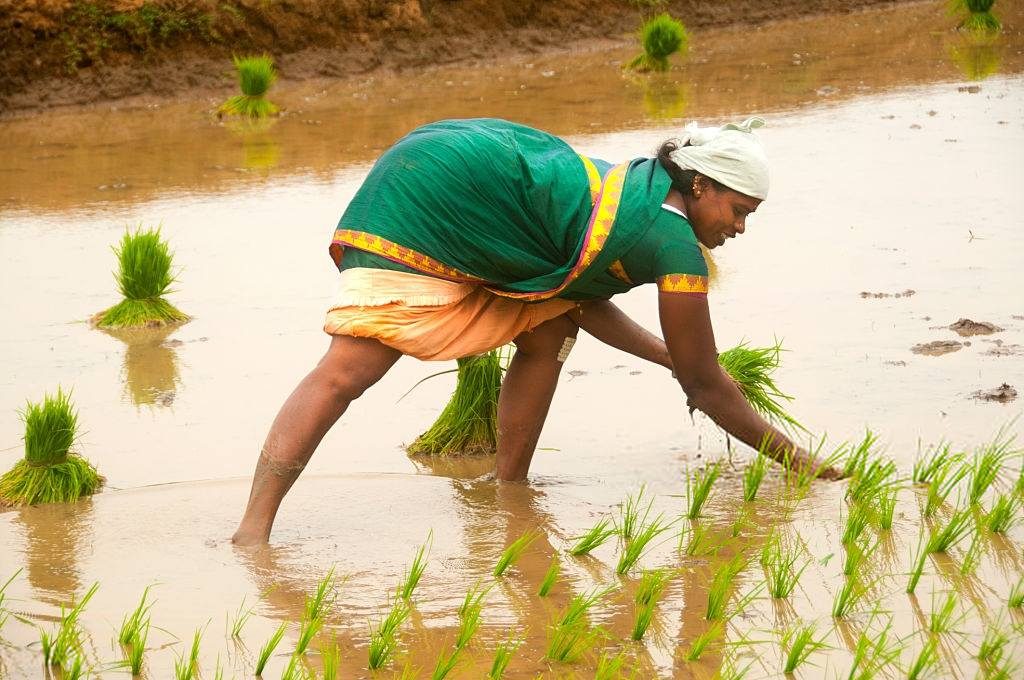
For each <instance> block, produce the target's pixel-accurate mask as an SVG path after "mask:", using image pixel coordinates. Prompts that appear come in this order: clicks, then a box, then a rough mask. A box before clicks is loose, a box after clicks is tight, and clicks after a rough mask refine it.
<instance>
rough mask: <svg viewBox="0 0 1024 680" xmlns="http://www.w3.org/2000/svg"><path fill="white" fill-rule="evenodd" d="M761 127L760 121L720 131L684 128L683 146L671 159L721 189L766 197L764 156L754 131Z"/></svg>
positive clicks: (722, 128)
mask: <svg viewBox="0 0 1024 680" xmlns="http://www.w3.org/2000/svg"><path fill="white" fill-rule="evenodd" d="M763 125H764V120H763V119H761V118H748V119H747V120H745V121H743V122H742V123H739V124H736V123H729V124H728V125H723V126H722V127H720V128H715V127H698V126H697V124H696V123H690V124H689V125H687V126H686V128H685V130H684V132H685V134H684V136H683V139H682V140H681V141H682V143H683V144H686V143H687V142H689V146H681V147H679V148H678V149H676V150H675V151H673V152H672V153H671V154H670V155H669V158H671V159H672V160H673V161H674V162H675V164H676V165H678V166H679V167H680V168H682V169H683V170H696V171H697V172H699V173H700V174H702V175H706V176H707V177H710V178H711V179H713V180H716V181H718V182H721V183H722V184H724V185H725V186H727V187H729V188H730V189H733V190H735V191H738V192H740V193H741V194H746V195H747V196H753V197H754V198H760V199H761V200H764V199H765V198H767V197H768V157H767V156H766V155H765V153H764V149H763V148H762V147H761V141H760V140H759V139H758V138H757V137H756V136H755V135H754V132H753V130H754V128H759V127H762V126H763Z"/></svg>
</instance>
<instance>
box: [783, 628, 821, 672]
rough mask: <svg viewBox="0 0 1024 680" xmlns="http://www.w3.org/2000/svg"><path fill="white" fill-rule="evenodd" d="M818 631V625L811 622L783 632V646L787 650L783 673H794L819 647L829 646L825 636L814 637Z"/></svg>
mask: <svg viewBox="0 0 1024 680" xmlns="http://www.w3.org/2000/svg"><path fill="white" fill-rule="evenodd" d="M817 632H818V630H817V626H815V625H814V624H813V623H810V624H807V625H805V626H792V627H790V628H788V629H786V630H785V631H784V632H783V633H782V647H783V648H784V649H785V650H786V659H785V665H784V666H783V669H782V672H783V673H786V674H789V673H792V672H793V671H795V670H796V669H797V668H798V667H799V666H801V665H803V663H804V662H805V661H807V659H808V657H810V655H811V654H813V653H814V652H816V651H818V650H819V649H826V648H828V645H826V644H825V638H824V637H822V638H820V639H817V640H816V639H814V636H815V634H816V633H817Z"/></svg>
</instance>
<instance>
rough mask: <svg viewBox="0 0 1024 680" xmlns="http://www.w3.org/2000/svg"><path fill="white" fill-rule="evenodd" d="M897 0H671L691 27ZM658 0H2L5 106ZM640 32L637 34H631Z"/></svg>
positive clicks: (540, 41)
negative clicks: (251, 60)
mask: <svg viewBox="0 0 1024 680" xmlns="http://www.w3.org/2000/svg"><path fill="white" fill-rule="evenodd" d="M892 1H893V0H721V1H720V2H715V3H709V2H700V1H699V0H673V1H672V2H668V3H667V4H666V5H665V7H666V9H667V10H668V11H669V12H670V13H671V14H672V15H674V16H676V17H679V18H680V19H682V21H683V22H684V23H685V24H686V25H687V26H688V27H690V28H703V27H709V26H723V25H730V24H759V23H763V22H766V21H770V20H774V19H781V18H787V17H794V16H806V15H812V14H822V13H837V12H850V11H854V10H857V9H860V8H863V7H867V6H871V5H881V4H891V3H892ZM652 4H653V0H561V1H560V2H545V1H544V0H287V1H281V2H270V1H269V0H227V1H224V0H0V52H3V54H4V59H3V60H2V61H0V111H17V110H26V109H37V108H43V107H50V106H59V105H68V104H84V103H91V102H102V101H109V100H115V99H121V98H125V97H129V96H133V95H139V94H153V95H156V96H159V97H172V96H173V97H180V96H181V95H182V93H184V92H195V91H196V90H201V89H208V90H212V89H215V88H216V89H225V87H226V83H231V82H232V79H233V77H232V75H231V73H230V72H231V70H232V69H231V67H230V61H229V59H230V57H231V55H233V54H240V53H254V52H268V53H270V54H272V55H273V56H274V57H275V59H276V61H277V64H278V69H279V71H280V74H281V77H282V78H283V79H288V80H304V79H308V78H314V77H345V76H351V75H354V74H360V73H366V72H369V71H373V70H375V69H392V70H394V69H405V68H417V67H429V66H436V65H439V64H446V63H452V62H457V61H473V60H478V59H484V58H490V57H495V56H500V55H504V54H510V53H531V52H538V51H540V50H542V49H551V48H565V47H572V46H581V45H582V41H584V40H586V41H589V42H590V43H593V41H594V40H595V39H600V38H612V39H615V40H622V39H624V38H625V36H627V35H628V34H630V33H631V32H632V31H633V30H634V29H635V28H636V26H637V25H638V23H639V10H638V9H637V6H638V5H639V6H646V7H650V6H651V5H652ZM630 39H631V38H630Z"/></svg>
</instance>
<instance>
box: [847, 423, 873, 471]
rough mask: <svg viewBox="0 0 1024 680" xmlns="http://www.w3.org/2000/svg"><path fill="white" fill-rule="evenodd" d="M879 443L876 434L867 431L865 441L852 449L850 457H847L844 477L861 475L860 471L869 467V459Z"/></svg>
mask: <svg viewBox="0 0 1024 680" xmlns="http://www.w3.org/2000/svg"><path fill="white" fill-rule="evenodd" d="M877 442H878V435H876V434H874V433H873V432H872V431H871V430H865V431H864V439H862V440H861V441H860V444H858V445H857V446H855V447H852V448H851V449H850V453H849V455H848V456H847V457H846V462H845V463H844V464H843V475H844V476H846V477H854V476H856V475H857V474H858V473H860V471H861V470H862V469H863V468H864V467H865V466H866V465H867V462H868V459H869V458H870V457H871V454H872V449H873V448H874V446H875V443H877Z"/></svg>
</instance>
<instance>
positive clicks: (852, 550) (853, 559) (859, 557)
mask: <svg viewBox="0 0 1024 680" xmlns="http://www.w3.org/2000/svg"><path fill="white" fill-rule="evenodd" d="M879 544H880V541H877V540H876V541H875V542H874V543H870V544H869V543H868V541H867V539H864V540H860V539H858V540H856V541H851V542H850V543H846V544H844V545H843V549H844V550H845V551H846V557H845V558H844V559H843V575H844V576H854V575H855V574H859V573H860V569H861V567H862V566H863V564H864V562H865V560H869V559H871V556H872V555H874V554H875V551H876V550H878V546H879Z"/></svg>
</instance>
